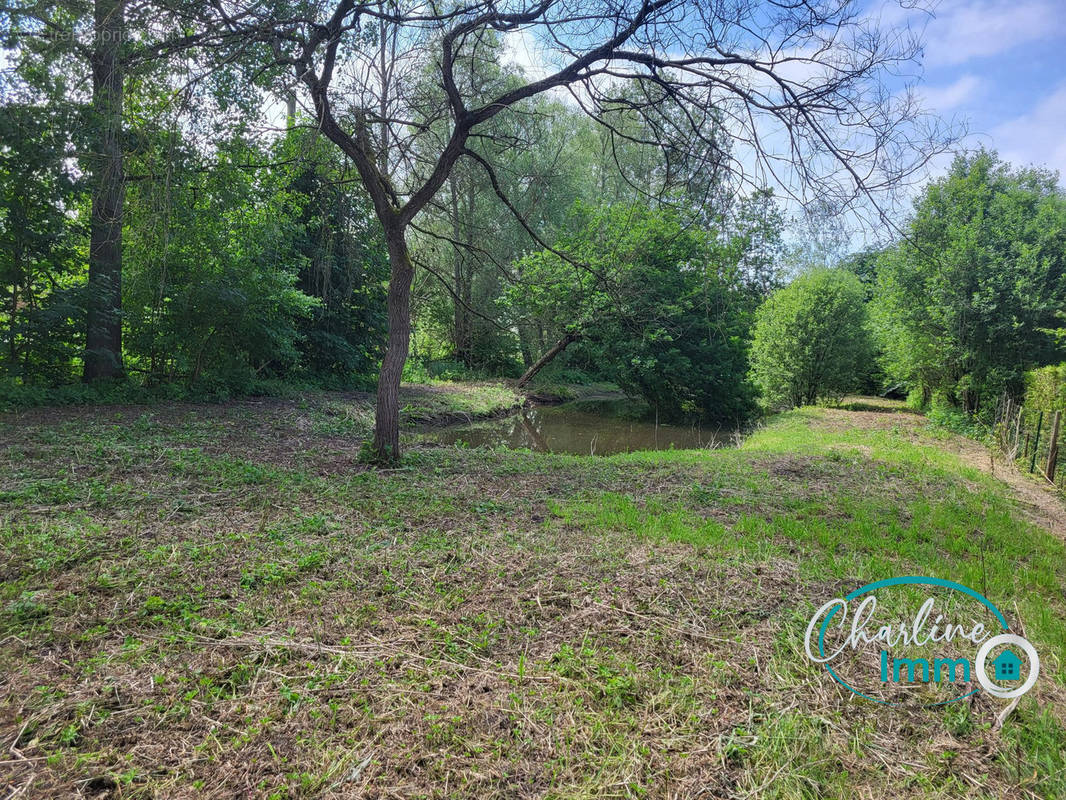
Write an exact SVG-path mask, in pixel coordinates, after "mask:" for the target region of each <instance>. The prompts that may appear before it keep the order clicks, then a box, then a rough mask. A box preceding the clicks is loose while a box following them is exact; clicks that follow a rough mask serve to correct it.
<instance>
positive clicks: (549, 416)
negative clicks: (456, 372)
mask: <svg viewBox="0 0 1066 800" xmlns="http://www.w3.org/2000/svg"><path fill="white" fill-rule="evenodd" d="M429 438H430V439H431V440H433V441H437V442H440V443H441V444H447V445H454V444H464V445H466V446H469V447H506V448H511V449H529V450H536V451H539V452H550V453H575V454H578V455H612V454H614V453H629V452H633V451H635V450H670V449H675V450H689V449H693V448H704V447H722V446H728V445H730V444H732V443H733V431H731V430H725V429H713V428H712V429H708V428H702V429H701V428H698V427H683V426H678V425H656V424H655V423H654V422H643V421H634V420H629V419H620V418H618V417H614V416H608V415H605V414H600V413H595V412H593V411H588V410H584V409H581V408H575V407H574V406H573V405H572V404H566V405H561V406H532V407H529V408H524V409H522V410H521V411H520V412H518V413H517V414H514V415H512V416H510V417H503V418H501V419H494V420H488V421H485V422H473V423H468V424H461V425H451V426H449V427H447V428H443V429H441V430H439V431H435V432H433V433H431V434H430V435H429Z"/></svg>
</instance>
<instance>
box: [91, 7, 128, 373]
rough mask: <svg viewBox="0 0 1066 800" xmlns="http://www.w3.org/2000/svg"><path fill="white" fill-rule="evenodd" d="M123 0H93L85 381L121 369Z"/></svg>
mask: <svg viewBox="0 0 1066 800" xmlns="http://www.w3.org/2000/svg"><path fill="white" fill-rule="evenodd" d="M124 35H125V0H96V2H95V5H94V41H93V50H92V57H91V60H92V73H93V97H92V112H93V122H92V124H93V125H94V127H95V129H96V135H95V137H94V145H93V153H92V156H91V159H92V178H93V193H92V211H91V230H90V234H89V287H88V316H87V320H86V323H87V324H86V338H85V372H84V379H85V380H86V381H92V380H96V379H98V378H110V377H114V376H116V375H119V374H121V372H122V317H121V313H122V205H123V194H124V185H123V174H122V170H123V165H122V141H121V136H122V89H123V86H122V84H123V74H122V61H121V48H122V38H123V36H124Z"/></svg>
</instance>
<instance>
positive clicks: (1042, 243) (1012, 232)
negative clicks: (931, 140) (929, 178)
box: [874, 150, 1066, 411]
mask: <svg viewBox="0 0 1066 800" xmlns="http://www.w3.org/2000/svg"><path fill="white" fill-rule="evenodd" d="M876 271H877V290H876V293H875V294H876V297H875V302H874V309H875V318H876V320H877V330H878V333H879V339H880V343H881V347H882V349H883V352H884V366H885V370H886V372H887V373H888V374H889V376H891V377H893V378H895V379H897V380H900V381H904V382H907V383H908V384H909V385H911V386H912V387H914V388H918V389H920V390H921V391H922V392H923V394H924V395H925V397H926V398H928V397H929V396H931V395H932V393H934V392H941V393H943V394H944V395H945V397H946V398H947V399H948V400H949V401H951V402H953V403H956V404H958V405H959V406H961V407H962V408H964V409H965V410H967V411H974V410H978V409H979V408H981V407H987V406H988V404H989V403H991V402H993V401H994V399H995V398H996V397H997V396H998V395H999V394H1000V393H1001V392H1003V391H1008V392H1011V393H1012V394H1015V395H1018V394H1020V392H1021V391H1022V388H1023V382H1024V374H1025V372H1026V371H1027V370H1028V369H1031V368H1032V367H1036V366H1041V365H1044V364H1050V363H1055V362H1056V361H1059V360H1061V358H1062V349H1061V347H1060V346H1058V345H1057V344H1056V342H1055V340H1054V339H1053V338H1052V337H1050V336H1048V335H1047V333H1046V332H1045V331H1046V330H1047V329H1053V328H1054V327H1055V325H1056V314H1057V313H1059V312H1061V310H1062V309H1063V308H1064V307H1066V195H1064V194H1063V192H1062V190H1061V189H1060V188H1059V186H1058V181H1057V176H1056V175H1055V174H1054V173H1052V172H1049V171H1047V170H1042V169H1036V168H1025V169H1012V168H1011V166H1010V165H1009V164H1006V163H1004V162H1003V161H1001V160H1000V159H999V157H998V156H997V155H996V154H995V153H993V152H988V151H984V150H982V151H978V152H976V153H972V154H969V155H965V156H960V157H958V158H957V159H956V160H955V162H954V163H953V165H952V168H951V171H950V172H949V174H948V175H947V176H946V177H944V178H942V179H940V180H937V181H934V182H933V183H931V184H930V185H929V186H928V187H927V188H926V190H925V191H924V192H923V194H922V195H921V196H920V197H919V198H918V200H917V201H916V205H915V213H914V218H913V220H912V221H911V223H910V226H909V230H908V236H907V238H906V239H905V240H904V241H903V242H901V243H900V244H899V245H898V246H897V247H895V248H893V249H892V250H890V251H888V252H886V253H885V254H884V255H883V256H882V257H881V258H880V259H879V261H878V262H877V270H876Z"/></svg>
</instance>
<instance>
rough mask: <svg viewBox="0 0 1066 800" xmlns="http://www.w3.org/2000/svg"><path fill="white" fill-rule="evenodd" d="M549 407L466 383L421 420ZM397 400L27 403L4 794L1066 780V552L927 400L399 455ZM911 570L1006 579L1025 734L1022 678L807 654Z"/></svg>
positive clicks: (783, 790) (310, 793)
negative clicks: (934, 679)
mask: <svg viewBox="0 0 1066 800" xmlns="http://www.w3.org/2000/svg"><path fill="white" fill-rule="evenodd" d="M438 390H439V391H438ZM515 402H517V398H515V396H514V395H513V394H511V393H510V392H509V390H506V389H502V388H500V387H491V386H483V387H474V388H471V389H464V388H461V387H456V386H438V387H430V388H429V389H414V390H410V391H409V393H408V395H407V400H406V401H405V411H406V413H407V415H408V418H409V419H410V420H412V421H415V420H419V421H423V422H424V421H426V420H433V419H447V418H449V416H448V415H462V414H470V415H486V414H492V413H497V412H498V411H499V409H502V408H506V407H508V406H509V405H510V404H513V403H515ZM370 411H371V409H370V406H369V404H368V401H367V399H366V398H364V397H358V396H350V395H340V394H329V393H316V394H313V395H308V396H304V397H302V398H296V399H292V400H283V401H282V400H271V401H244V402H239V403H231V404H228V405H222V406H191V405H176V406H172V407H167V406H159V407H152V408H121V409H119V408H110V409H109V408H100V409H62V410H34V411H31V412H27V413H25V414H21V415H8V416H6V417H2V418H0V420H2V421H0V448H2V449H0V476H2V478H0V544H2V549H0V580H2V584H0V607H2V608H3V610H4V614H3V616H2V617H0V669H2V671H3V675H4V682H3V684H2V685H0V742H2V743H3V746H4V748H5V752H4V753H3V754H0V786H2V787H3V788H4V789H5V790H6V791H9V792H13V793H14V792H17V793H19V794H18V796H19V797H42V798H43V797H64V796H78V795H79V794H80V795H82V796H87V797H112V798H119V797H122V798H138V797H144V798H147V797H166V798H181V797H206V798H216V797H235V796H240V797H264V798H266V797H269V798H296V797H333V798H341V797H354V796H358V797H368V798H376V797H380V798H385V797H412V798H413V797H427V798H428V797H436V798H464V797H466V798H475V797H476V798H478V800H488V799H489V798H515V797H538V798H540V797H544V798H582V797H588V798H591V797H633V798H639V797H663V798H665V797H685V798H688V797H697V796H698V797H720V798H727V797H729V798H732V797H738V798H739V797H759V798H764V797H766V798H823V797H841V798H851V797H893V798H895V797H900V798H902V797H907V798H913V797H929V798H934V797H935V798H940V797H988V798H998V797H1007V796H1009V797H1059V796H1066V757H1064V755H1063V753H1064V752H1066V732H1064V728H1063V724H1064V719H1063V716H1064V707H1063V703H1062V700H1063V681H1064V677H1066V676H1064V671H1063V664H1062V653H1063V652H1064V650H1066V622H1064V620H1066V613H1064V612H1066V608H1064V605H1066V603H1064V594H1063V588H1064V587H1066V557H1064V556H1066V550H1064V547H1063V543H1062V542H1061V541H1060V540H1059V539H1057V538H1055V537H1052V536H1051V535H1050V534H1048V533H1047V532H1045V531H1042V530H1041V529H1039V528H1038V527H1035V526H1033V525H1032V524H1030V523H1028V522H1026V521H1024V520H1023V519H1022V517H1021V515H1020V513H1019V510H1018V509H1017V507H1016V505H1015V502H1014V501H1013V499H1012V498H1011V496H1009V493H1008V491H1007V490H1006V488H1005V487H1004V486H1003V485H1002V484H999V483H998V482H997V481H995V480H993V479H991V478H989V477H988V476H986V475H984V474H982V473H981V472H979V471H978V470H976V469H974V468H971V467H967V466H965V465H964V464H963V463H962V462H961V461H960V460H959V459H958V457H957V456H955V455H953V454H952V453H950V452H947V451H946V450H945V449H944V447H942V441H941V440H940V439H938V438H937V437H935V436H933V435H931V434H929V433H928V432H927V429H926V427H925V424H924V422H923V421H922V420H921V418H919V417H915V416H914V415H910V414H902V413H895V412H893V411H892V410H890V409H884V410H877V411H874V410H871V409H869V408H867V409H864V410H861V411H856V412H849V411H843V410H825V409H802V410H799V411H795V412H792V413H789V414H786V415H783V416H781V417H778V418H775V419H774V420H772V421H771V422H770V423H769V424H767V425H766V426H765V427H763V428H762V429H760V430H759V431H757V432H756V433H755V434H754V435H752V436H751V437H750V438H749V439H748V440H747V441H746V442H745V443H744V444H743V446H742V447H741V448H739V449H735V450H732V449H723V450H715V451H677V452H659V453H636V454H630V455H620V456H614V457H609V458H592V457H578V456H562V455H550V454H534V453H526V452H509V451H497V452H492V451H479V450H464V449H458V448H444V447H433V446H430V445H428V444H418V439H417V435H416V434H414V433H411V434H409V435H408V439H409V443H410V446H409V449H408V455H407V456H406V457H405V460H404V462H403V464H402V466H401V467H400V468H399V469H397V470H392V471H385V472H376V471H372V470H368V469H366V468H365V467H363V466H362V465H360V464H359V463H358V453H359V448H360V445H361V440H362V437H363V436H365V435H366V433H367V432H368V431H369V425H370V424H371V421H372V420H371V413H370ZM875 414H876V415H877V419H878V420H879V422H878V424H876V425H874V424H871V423H869V420H872V419H873V418H874V415H875ZM899 574H926V575H933V576H938V577H944V578H948V579H951V580H956V581H959V582H961V583H964V584H967V585H971V586H977V587H981V588H982V590H983V591H985V592H986V593H987V595H988V596H989V597H991V598H993V599H994V600H996V601H997V602H999V603H1000V604H1001V606H1002V607H1003V608H1004V609H1005V611H1007V613H1008V615H1009V616H1010V617H1011V618H1012V621H1013V620H1017V621H1018V622H1019V623H1021V624H1022V625H1023V626H1024V631H1025V634H1026V636H1027V637H1029V638H1030V639H1031V640H1032V641H1033V642H1034V643H1035V644H1036V646H1037V648H1038V649H1039V651H1040V653H1041V659H1042V677H1041V681H1040V683H1039V684H1038V686H1037V688H1036V689H1034V691H1033V692H1031V693H1030V694H1028V695H1027V696H1026V697H1025V698H1024V699H1023V700H1022V702H1021V703H1020V704H1019V706H1018V708H1017V709H1016V710H1015V711H1014V713H1013V714H1012V715H1011V716H1010V717H1009V718H1008V719H1007V721H1006V723H1005V725H1004V727H1003V729H1002V730H1001V731H997V730H993V728H992V724H993V721H994V720H995V717H996V715H997V714H998V713H999V712H1000V711H1001V710H1002V708H1003V707H1004V705H1005V704H1004V703H1002V702H1000V701H994V700H992V699H990V698H988V697H986V696H979V697H978V698H977V700H976V702H975V703H974V704H972V705H970V704H969V703H959V704H955V705H952V706H948V707H944V708H941V709H932V710H929V709H917V708H903V709H896V708H886V707H880V706H876V705H875V704H873V703H869V702H866V701H861V700H859V699H858V698H855V697H854V696H853V695H851V694H850V693H847V692H846V691H844V690H843V689H842V688H840V687H839V686H838V685H837V684H835V683H833V682H832V681H831V680H830V679H829V678H828V676H827V675H826V674H825V672H824V670H821V669H819V668H817V667H816V666H815V665H814V664H811V663H810V662H808V661H807V659H806V657H805V656H804V655H803V641H802V638H803V633H804V630H805V626H806V622H807V618H808V617H809V615H810V613H811V612H812V611H813V609H814V608H816V607H817V606H819V605H821V603H822V602H824V601H825V600H827V599H829V598H831V597H834V596H838V595H839V594H841V593H842V592H847V591H850V590H851V589H854V588H856V587H858V586H860V585H862V584H864V583H867V582H869V581H871V580H876V579H878V578H882V577H887V576H893V575H899Z"/></svg>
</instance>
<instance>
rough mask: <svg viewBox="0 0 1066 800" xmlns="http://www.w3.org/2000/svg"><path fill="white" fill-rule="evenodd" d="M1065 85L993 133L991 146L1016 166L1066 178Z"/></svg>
mask: <svg viewBox="0 0 1066 800" xmlns="http://www.w3.org/2000/svg"><path fill="white" fill-rule="evenodd" d="M1064 129H1066V82H1063V83H1060V84H1059V85H1058V86H1057V87H1056V88H1055V90H1054V91H1053V92H1052V93H1051V94H1049V95H1048V96H1047V97H1045V98H1044V99H1043V100H1041V101H1040V102H1039V103H1038V104H1037V105H1036V106H1035V107H1034V108H1033V109H1032V110H1031V111H1030V112H1028V113H1027V114H1023V115H1022V116H1020V117H1016V118H1014V119H1012V120H1008V121H1007V122H1004V123H1002V124H1000V125H997V126H996V127H995V128H993V129H992V132H991V138H992V146H993V147H995V148H996V149H997V150H998V151H999V154H1000V155H1001V156H1003V158H1005V159H1006V160H1008V161H1010V162H1011V163H1013V164H1014V165H1015V166H1024V165H1029V164H1036V165H1037V166H1047V167H1050V168H1051V169H1057V170H1058V171H1059V176H1060V184H1061V183H1062V180H1061V179H1062V178H1066V138H1064V137H1063V133H1062V132H1063V130H1064Z"/></svg>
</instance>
